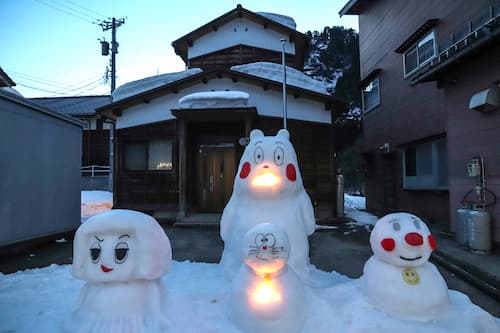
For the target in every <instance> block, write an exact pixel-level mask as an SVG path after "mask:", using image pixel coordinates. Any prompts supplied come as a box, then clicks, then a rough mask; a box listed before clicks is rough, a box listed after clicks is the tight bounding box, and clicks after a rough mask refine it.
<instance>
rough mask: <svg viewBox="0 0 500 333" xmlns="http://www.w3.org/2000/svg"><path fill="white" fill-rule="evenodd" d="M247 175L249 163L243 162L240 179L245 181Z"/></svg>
mask: <svg viewBox="0 0 500 333" xmlns="http://www.w3.org/2000/svg"><path fill="white" fill-rule="evenodd" d="M249 174H250V163H248V162H245V163H243V166H242V167H241V171H240V178H242V179H245V178H247V177H248V175H249Z"/></svg>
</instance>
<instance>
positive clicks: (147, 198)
mask: <svg viewBox="0 0 500 333" xmlns="http://www.w3.org/2000/svg"><path fill="white" fill-rule="evenodd" d="M164 138H171V139H172V140H173V145H172V147H173V149H172V158H173V168H172V170H170V171H127V170H125V168H124V161H123V152H124V145H125V143H127V142H133V141H145V140H151V139H164ZM176 147H177V145H176V137H175V121H167V122H162V123H158V124H154V125H146V126H137V127H132V128H126V129H120V130H117V135H116V150H115V151H116V158H115V161H116V163H115V190H114V192H115V207H120V208H130V209H137V210H141V211H154V210H177V209H178V204H179V194H178V193H179V192H178V187H179V185H178V181H177V173H178V170H177V164H178V163H177V162H176V159H177V155H178V154H177V148H176Z"/></svg>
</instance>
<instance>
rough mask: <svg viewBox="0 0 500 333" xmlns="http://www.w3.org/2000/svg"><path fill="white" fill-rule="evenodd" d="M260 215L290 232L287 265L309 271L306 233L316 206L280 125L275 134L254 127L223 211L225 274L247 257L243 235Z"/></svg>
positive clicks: (311, 228) (311, 229)
mask: <svg viewBox="0 0 500 333" xmlns="http://www.w3.org/2000/svg"><path fill="white" fill-rule="evenodd" d="M262 221H272V222H273V223H274V224H276V225H278V226H279V227H281V228H283V229H284V230H285V231H286V232H287V234H288V237H289V239H290V244H291V246H292V253H291V255H290V260H289V265H290V266H291V267H292V268H293V269H294V270H295V271H296V272H297V274H299V275H300V276H303V277H305V276H307V274H308V272H309V241H308V238H307V237H308V235H311V234H312V233H313V232H314V226H315V219H314V211H313V207H312V204H311V200H310V199H309V196H308V195H307V193H306V191H305V190H304V186H303V184H302V177H301V175H300V172H299V167H298V163H297V156H296V154H295V150H294V148H293V146H292V144H291V142H290V140H289V133H288V131H287V130H283V129H282V130H280V131H279V132H278V134H277V135H276V136H264V133H263V132H262V131H260V130H253V131H252V132H251V133H250V142H249V144H248V145H247V147H246V148H245V151H244V153H243V156H242V157H241V160H240V165H239V168H238V173H237V175H236V178H235V180H234V189H233V194H232V196H231V199H230V200H229V202H228V203H227V205H226V207H225V208H224V212H223V214H222V217H221V229H220V235H221V238H222V239H223V240H224V252H223V254H222V259H221V265H222V266H223V270H224V272H225V273H226V275H227V276H232V274H234V273H235V272H236V271H237V269H238V267H239V266H240V264H241V262H242V260H243V257H242V254H241V251H240V247H241V240H242V239H243V236H244V235H245V233H246V232H247V231H248V230H250V229H251V228H252V227H253V226H255V225H256V224H258V223H260V222H262Z"/></svg>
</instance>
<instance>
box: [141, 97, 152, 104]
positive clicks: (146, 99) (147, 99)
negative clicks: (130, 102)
mask: <svg viewBox="0 0 500 333" xmlns="http://www.w3.org/2000/svg"><path fill="white" fill-rule="evenodd" d="M142 102H143V103H144V104H149V102H151V100H150V99H149V98H148V97H144V98H143V99H142Z"/></svg>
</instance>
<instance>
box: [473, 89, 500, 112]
mask: <svg viewBox="0 0 500 333" xmlns="http://www.w3.org/2000/svg"><path fill="white" fill-rule="evenodd" d="M499 106H500V88H499V87H497V86H494V87H491V88H488V89H485V90H483V91H480V92H478V93H476V94H474V95H473V96H472V98H471V99H470V102H469V109H471V110H475V111H482V112H489V111H492V110H494V109H497V108H498V107H499Z"/></svg>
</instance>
